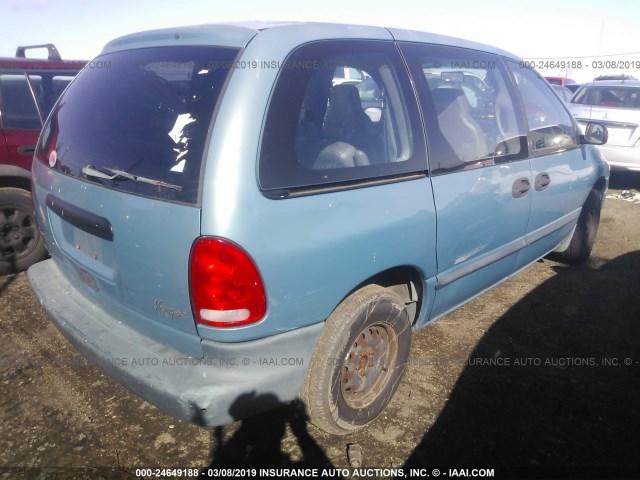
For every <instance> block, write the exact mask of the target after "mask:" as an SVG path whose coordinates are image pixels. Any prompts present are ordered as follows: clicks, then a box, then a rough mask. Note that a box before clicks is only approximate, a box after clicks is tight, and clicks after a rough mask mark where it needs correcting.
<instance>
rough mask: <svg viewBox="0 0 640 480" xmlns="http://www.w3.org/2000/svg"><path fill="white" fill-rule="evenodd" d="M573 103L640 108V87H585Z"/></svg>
mask: <svg viewBox="0 0 640 480" xmlns="http://www.w3.org/2000/svg"><path fill="white" fill-rule="evenodd" d="M571 103H578V104H581V105H593V106H596V107H613V108H635V109H638V108H640V87H635V88H634V87H618V86H609V87H605V86H602V87H600V86H598V87H585V88H583V89H582V90H581V91H580V92H579V93H578V94H577V95H576V96H575V98H574V99H573V100H571Z"/></svg>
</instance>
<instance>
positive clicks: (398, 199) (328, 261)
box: [199, 24, 436, 341]
mask: <svg viewBox="0 0 640 480" xmlns="http://www.w3.org/2000/svg"><path fill="white" fill-rule="evenodd" d="M336 32H339V35H338V36H337V37H338V38H345V33H344V29H343V28H339V30H336ZM336 32H333V29H332V28H331V27H329V28H327V26H317V25H313V24H312V25H300V26H299V27H296V28H293V29H289V28H288V29H287V30H286V32H285V33H283V32H281V31H278V29H272V30H266V31H263V32H260V33H259V34H258V35H257V36H256V37H255V38H254V39H253V40H252V41H251V43H250V44H249V45H248V47H247V48H246V50H245V52H244V54H243V55H242V57H241V58H240V59H239V60H240V63H239V68H237V69H236V70H235V71H234V72H233V74H232V78H231V81H230V83H229V85H228V87H227V90H226V92H225V95H224V98H223V100H222V102H221V105H220V108H219V111H218V114H217V118H216V127H215V129H214V132H213V134H212V136H211V139H210V146H209V153H208V158H207V160H206V161H207V163H206V167H205V173H204V188H203V196H202V234H203V235H217V236H221V237H225V238H228V239H230V240H232V241H234V242H236V243H238V244H239V245H240V246H242V247H243V248H244V249H246V250H247V252H248V253H249V254H250V255H251V256H252V257H253V259H254V260H255V262H256V264H257V266H258V268H259V270H260V272H261V274H262V277H263V281H264V284H265V288H266V292H267V296H268V312H267V316H266V317H265V319H264V320H263V321H262V322H261V323H259V324H255V325H253V326H250V327H244V328H236V329H225V330H217V329H211V328H207V327H199V332H200V333H201V334H202V335H203V336H204V337H206V338H211V339H213V340H221V341H242V340H249V339H254V338H259V337H262V336H267V335H272V334H275V333H278V332H282V331H286V330H291V329H295V328H299V327H302V326H305V325H310V324H313V323H317V322H321V321H324V320H325V319H326V318H327V317H328V316H329V314H330V313H331V311H332V310H333V309H334V308H335V307H336V306H337V305H338V304H339V303H340V301H341V300H342V299H343V298H344V297H345V296H347V295H348V294H349V293H350V292H351V291H352V290H353V289H354V288H355V287H357V286H358V285H359V284H360V283H361V282H363V281H365V280H366V279H368V278H369V277H371V276H373V275H375V274H377V273H379V272H382V271H384V270H386V269H388V268H391V267H396V266H402V265H411V266H415V267H416V268H418V270H419V271H420V272H421V274H422V276H423V277H424V278H430V277H433V276H434V275H435V267H436V265H435V209H434V206H433V196H432V192H431V183H430V181H429V179H428V178H422V179H418V180H412V181H406V182H399V183H394V184H388V185H383V186H375V187H368V188H360V189H354V190H348V191H343V192H337V193H327V194H319V195H312V196H308V197H300V198H292V199H284V200H271V199H268V198H266V197H264V196H263V195H262V194H261V192H260V190H259V188H258V179H257V161H258V156H259V149H260V132H261V130H262V126H263V122H264V117H265V113H266V110H267V106H268V98H269V96H270V93H271V90H272V87H273V85H274V82H275V80H276V77H277V74H278V69H277V68H250V67H249V65H251V62H257V63H258V65H259V66H260V65H262V64H261V62H263V61H266V62H274V61H275V62H282V61H284V60H285V58H286V57H287V55H288V54H289V53H290V52H291V51H292V50H293V49H294V48H296V47H297V46H299V45H301V44H304V43H306V42H310V41H314V40H319V39H324V38H332V37H334V38H335V37H336ZM349 32H350V35H352V36H353V38H359V39H367V38H372V39H374V38H375V39H380V38H383V39H384V38H388V39H389V40H390V41H391V40H392V38H391V36H390V34H389V33H388V32H387V31H386V30H384V29H380V28H376V27H353V29H350V30H349ZM346 37H347V38H348V37H349V35H346Z"/></svg>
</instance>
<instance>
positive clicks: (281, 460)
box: [205, 393, 333, 472]
mask: <svg viewBox="0 0 640 480" xmlns="http://www.w3.org/2000/svg"><path fill="white" fill-rule="evenodd" d="M252 403H259V404H261V405H278V404H279V403H280V402H279V400H278V398H277V397H276V396H275V395H272V394H262V395H258V396H257V397H256V396H255V395H254V394H253V393H247V394H245V395H242V396H240V397H239V398H238V399H237V400H236V401H235V402H234V403H233V405H232V406H231V408H230V411H229V413H230V414H231V416H232V417H234V418H241V417H242V416H243V413H242V412H243V411H244V410H246V409H247V407H248V406H249V405H250V404H252ZM307 421H308V417H307V414H306V412H305V408H304V404H303V403H302V401H300V400H296V401H294V402H291V403H289V404H288V405H282V406H279V407H277V408H275V409H273V410H270V411H268V412H266V413H262V414H259V415H255V416H253V417H249V418H246V419H244V420H243V421H242V422H241V424H240V427H239V428H238V429H237V430H236V431H235V432H234V433H233V434H232V435H231V437H230V438H227V439H225V438H223V437H224V435H223V433H224V429H223V427H215V428H214V429H213V431H212V445H213V448H212V451H211V463H210V465H209V466H208V467H207V468H247V467H281V468H332V467H333V465H332V463H331V461H330V460H329V458H328V457H327V455H326V454H325V452H324V450H323V449H322V448H321V447H320V446H319V445H318V444H317V442H316V441H315V440H314V439H313V438H312V437H311V435H309V432H308V430H307V427H308V423H307ZM287 425H288V426H289V428H290V429H291V433H293V436H294V437H295V440H296V442H297V444H298V449H297V450H298V451H299V452H300V455H299V457H298V458H293V457H292V456H291V455H290V454H288V453H286V452H285V451H284V450H285V448H284V446H283V445H282V444H283V439H284V437H285V433H286V428H287ZM289 447H290V446H289ZM287 450H289V451H291V448H287ZM205 472H206V469H205Z"/></svg>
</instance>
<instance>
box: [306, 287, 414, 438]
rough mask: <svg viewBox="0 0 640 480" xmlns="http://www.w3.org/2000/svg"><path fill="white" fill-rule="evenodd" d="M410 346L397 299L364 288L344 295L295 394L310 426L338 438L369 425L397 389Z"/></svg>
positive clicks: (385, 291)
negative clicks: (298, 391) (304, 406)
mask: <svg viewBox="0 0 640 480" xmlns="http://www.w3.org/2000/svg"><path fill="white" fill-rule="evenodd" d="M358 342H360V343H359V344H358ZM410 348H411V322H410V321H409V315H408V313H407V310H406V308H405V305H404V302H403V301H402V299H401V298H400V297H399V296H398V295H396V294H395V293H393V292H391V291H390V290H388V289H386V288H383V287H380V286H378V285H368V286H366V287H364V288H362V289H360V290H358V291H356V292H354V293H353V294H351V295H350V296H349V297H347V298H346V299H345V300H344V301H343V302H342V303H341V304H340V305H338V307H337V308H336V309H335V310H334V311H333V313H332V314H331V315H330V316H329V318H328V319H327V322H326V325H325V327H324V329H323V331H322V333H321V334H320V338H319V340H318V343H317V345H316V349H315V351H314V354H313V357H312V360H311V365H310V367H309V371H308V373H307V377H306V379H305V384H304V386H303V388H302V392H301V393H300V397H301V399H302V401H303V402H304V403H305V405H306V408H307V411H308V414H309V419H310V421H311V423H313V424H314V425H315V426H317V427H318V428H321V429H322V430H324V431H326V432H328V433H333V434H338V435H343V434H346V433H349V432H353V431H354V430H357V429H359V428H362V427H364V426H365V425H367V424H368V423H370V422H372V421H373V420H374V419H375V418H376V417H377V416H378V415H380V413H381V412H382V411H383V410H384V408H385V407H386V406H387V404H388V403H389V401H390V400H391V397H392V396H393V394H394V393H395V391H396V389H397V388H398V385H399V384H400V380H401V379H402V375H403V374H404V371H405V368H406V366H407V359H408V357H409V350H410ZM365 349H366V350H365Z"/></svg>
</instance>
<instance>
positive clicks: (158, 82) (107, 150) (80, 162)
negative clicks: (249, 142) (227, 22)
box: [38, 47, 238, 203]
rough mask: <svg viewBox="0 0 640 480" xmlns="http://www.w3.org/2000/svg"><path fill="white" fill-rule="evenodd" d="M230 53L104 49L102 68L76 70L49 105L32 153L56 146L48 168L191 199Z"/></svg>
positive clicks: (171, 197) (115, 185)
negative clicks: (54, 159)
mask: <svg viewBox="0 0 640 480" xmlns="http://www.w3.org/2000/svg"><path fill="white" fill-rule="evenodd" d="M237 54H238V50H237V49H232V48H220V47H163V48H149V49H140V50H130V51H124V52H116V53H112V54H107V55H103V56H102V57H100V58H99V59H100V60H101V61H102V64H103V65H108V68H101V69H97V68H96V69H85V70H83V71H82V73H80V75H78V77H77V79H76V81H75V82H74V83H73V85H72V86H71V88H69V89H68V90H67V91H66V92H65V94H64V95H63V96H62V98H61V99H60V102H59V103H58V104H57V105H56V107H55V109H54V111H53V113H52V115H51V118H50V119H49V121H48V122H47V125H45V128H44V129H43V133H42V137H41V140H40V144H39V147H38V155H39V156H40V157H41V159H42V160H44V161H48V160H49V159H50V158H51V153H52V151H53V150H55V151H56V156H57V163H56V164H55V166H54V168H55V169H57V170H59V171H61V172H62V173H65V174H67V175H71V176H75V177H78V178H82V179H85V180H87V181H91V182H95V183H99V184H102V185H104V186H105V187H108V188H114V189H117V190H122V191H126V192H130V193H134V194H137V195H143V196H149V197H154V198H160V199H165V200H169V201H177V202H185V203H196V202H197V199H198V186H199V178H200V168H201V165H202V157H203V155H204V147H205V142H206V138H207V132H208V130H209V126H210V124H211V120H212V116H213V111H214V108H215V105H216V102H217V100H218V98H219V96H220V93H221V91H222V88H223V86H224V83H225V81H226V78H227V76H228V73H229V71H230V70H229V69H228V68H221V67H225V66H227V65H230V64H232V60H233V59H235V57H236V55H237ZM117 172H125V173H124V174H117ZM132 175H133V176H136V177H138V178H137V179H134V178H131V176H132ZM106 177H113V178H112V179H109V178H106ZM127 177H128V178H127ZM139 180H144V181H139ZM149 180H151V181H158V182H162V184H161V185H158V184H152V182H149ZM167 185H169V186H170V187H168V186H167Z"/></svg>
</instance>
